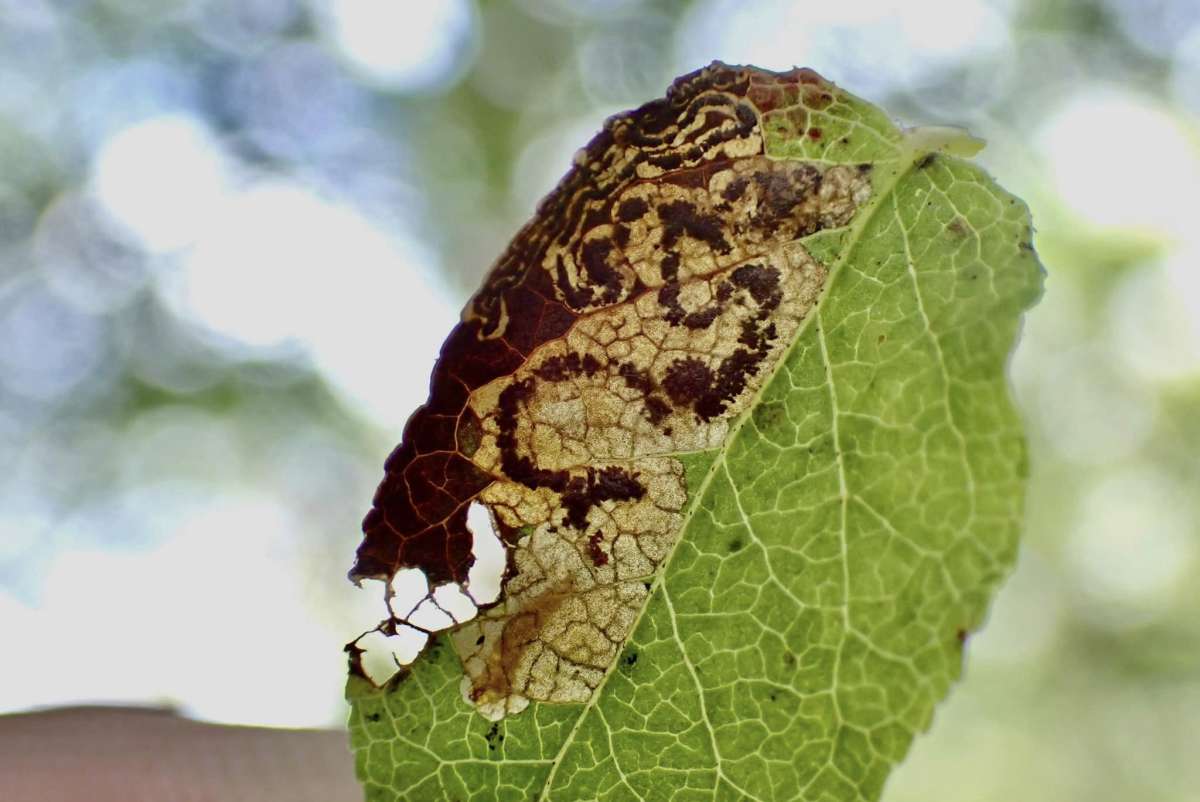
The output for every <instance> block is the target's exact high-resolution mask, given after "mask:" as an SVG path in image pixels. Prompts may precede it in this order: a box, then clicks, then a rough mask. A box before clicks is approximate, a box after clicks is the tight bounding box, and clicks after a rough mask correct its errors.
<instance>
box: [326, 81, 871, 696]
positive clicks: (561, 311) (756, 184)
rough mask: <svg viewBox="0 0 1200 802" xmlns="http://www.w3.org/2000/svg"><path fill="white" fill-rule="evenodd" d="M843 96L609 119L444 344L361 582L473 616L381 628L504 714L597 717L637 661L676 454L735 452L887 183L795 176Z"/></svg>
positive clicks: (664, 105)
mask: <svg viewBox="0 0 1200 802" xmlns="http://www.w3.org/2000/svg"><path fill="white" fill-rule="evenodd" d="M839 97H841V95H840V93H839V91H838V90H837V89H836V88H835V87H833V86H832V85H831V84H828V83H827V82H825V81H823V80H822V79H820V78H819V77H818V76H816V75H815V73H812V72H811V71H808V70H793V71H790V72H787V73H778V74H777V73H769V72H764V71H760V70H757V69H754V68H740V67H738V68H735V67H727V66H725V65H719V64H718V65H713V66H712V67H709V68H706V69H704V70H701V71H699V72H697V73H694V74H692V75H689V76H685V77H684V78H681V79H679V80H678V81H677V82H676V83H675V84H674V85H673V86H672V87H671V89H670V90H669V92H668V94H667V96H666V98H664V99H662V100H657V101H654V102H652V103H649V104H647V105H645V106H643V107H641V108H639V109H636V110H634V111H631V112H628V113H625V114H622V115H618V116H616V117H613V118H611V119H610V120H609V121H608V122H607V123H606V125H605V127H604V130H602V131H601V132H600V134H598V135H597V136H596V137H595V138H594V139H593V140H592V142H591V143H589V144H588V145H587V147H586V148H585V149H583V150H582V151H580V153H579V154H578V155H577V156H576V159H575V164H574V166H573V167H572V169H571V170H570V172H569V173H568V174H567V175H566V177H564V179H563V180H562V182H561V183H560V184H559V186H558V187H557V188H556V189H555V190H554V191H553V192H552V193H551V194H550V195H549V196H548V197H547V198H546V199H545V200H544V201H543V202H542V203H541V204H540V206H539V208H538V211H537V214H536V216H535V217H534V219H533V220H532V221H531V222H530V223H529V224H528V225H526V226H525V227H524V228H523V229H522V230H521V231H520V232H519V233H518V234H517V236H516V238H515V239H514V240H513V242H512V243H511V244H510V246H509V247H508V249H507V250H506V251H505V253H504V254H503V255H502V256H501V258H500V259H499V261H498V262H497V263H496V265H495V266H494V267H493V268H492V270H491V272H490V273H489V275H488V277H487V279H486V280H485V283H484V285H483V287H482V288H481V289H480V291H479V292H478V293H477V295H476V296H475V297H474V298H473V299H472V301H471V302H470V304H469V305H468V307H467V308H466V310H465V311H464V314H463V320H462V322H461V323H460V324H459V325H458V326H457V327H455V329H454V330H453V331H452V332H451V333H450V335H449V337H448V338H447V340H446V342H445V344H444V346H443V348H442V352H441V355H440V358H439V360H438V362H437V364H436V366H435V368H434V372H433V377H432V380H431V385H430V396H429V400H428V402H427V403H426V404H425V405H424V406H423V407H421V408H420V409H419V410H417V412H416V413H415V414H414V415H413V416H412V418H411V419H410V421H409V423H408V425H407V427H406V428H405V432H404V437H403V440H402V442H401V443H400V445H399V446H398V447H397V448H396V450H395V451H394V452H393V453H392V455H391V456H390V457H389V459H388V461H387V464H386V466H385V470H386V475H385V478H384V480H383V482H382V483H381V484H380V486H379V489H378V491H377V493H376V496H375V500H374V505H373V507H372V509H371V511H370V512H369V513H368V514H367V516H366V519H365V520H364V522H363V529H364V532H365V537H364V539H363V541H362V544H361V546H360V547H359V550H358V554H357V560H356V562H355V565H354V567H353V569H352V570H351V573H350V576H351V578H352V579H354V580H356V581H357V580H362V579H379V580H382V581H384V582H385V583H388V587H389V591H388V592H389V594H391V593H393V592H394V591H393V580H394V579H395V578H396V577H397V575H398V574H399V573H400V572H403V571H406V570H408V569H419V571H420V572H422V573H423V574H424V577H425V579H426V580H427V588H429V589H430V590H428V593H427V597H426V598H425V599H424V600H423V602H430V603H435V604H436V603H437V600H438V596H437V592H438V589H439V588H445V587H449V586H453V587H455V588H457V589H458V591H460V595H464V596H465V597H466V598H468V599H470V600H471V602H472V604H473V605H474V608H475V609H473V610H471V611H468V612H467V613H466V614H463V613H462V612H458V613H453V612H450V611H444V612H446V615H445V616H444V617H443V618H444V621H442V625H441V626H432V625H430V624H429V623H428V622H426V623H422V622H421V621H419V620H417V613H418V611H419V610H420V609H421V606H422V603H423V602H419V603H418V604H416V605H415V606H413V607H412V609H411V610H409V611H407V612H406V611H405V610H403V609H399V610H398V609H397V607H396V605H392V606H391V608H390V612H389V616H388V618H387V619H386V620H385V621H384V622H383V623H382V624H381V625H380V626H379V627H378V628H377V629H376V630H374V631H373V632H375V633H376V634H378V633H383V634H384V635H395V634H396V633H397V632H398V631H399V629H401V628H406V627H407V628H412V629H416V630H420V631H426V632H428V631H432V630H433V629H439V628H450V629H452V630H453V633H452V635H451V642H452V643H453V645H454V648H455V650H456V651H457V652H458V655H459V657H460V658H461V660H462V663H463V666H464V670H465V676H464V679H463V693H464V696H465V697H466V698H467V699H469V700H470V701H471V702H472V703H473V704H475V705H476V707H477V709H478V710H479V711H480V712H481V713H483V714H484V715H485V716H487V717H489V718H493V719H498V718H502V717H503V716H505V715H510V714H513V713H516V712H518V711H520V710H521V709H523V708H524V707H525V706H526V705H528V703H529V702H530V701H544V702H586V701H587V700H588V699H589V698H590V696H591V694H592V693H593V692H594V690H595V689H596V688H597V686H598V685H599V683H600V682H601V680H602V679H603V677H604V676H605V674H606V672H607V671H608V670H609V669H610V667H611V666H612V665H613V664H614V662H615V661H616V660H617V657H618V655H619V654H620V652H621V649H622V645H623V644H624V643H625V641H626V639H627V638H628V637H629V635H630V633H631V631H632V628H633V625H634V623H635V622H636V621H637V620H638V618H639V616H640V614H641V611H642V608H643V606H644V605H645V603H646V600H647V596H648V594H649V592H650V591H649V588H650V587H651V583H652V580H653V579H654V577H655V576H656V575H657V574H658V572H659V571H660V569H661V567H662V566H663V564H664V561H665V560H667V559H668V557H669V556H670V554H671V553H672V551H673V549H674V547H675V545H676V542H677V540H678V538H679V535H680V531H681V528H682V526H683V523H684V519H685V515H686V508H687V505H688V502H689V488H688V487H687V482H686V481H685V471H684V468H683V464H682V462H681V461H680V459H679V456H678V455H681V454H687V453H693V452H701V451H707V450H711V449H716V448H720V447H721V446H722V444H723V443H724V442H725V439H726V437H727V436H728V435H729V433H730V428H731V425H732V423H733V422H734V421H735V420H737V419H738V418H739V416H740V415H741V414H742V413H743V412H745V411H746V409H747V407H748V405H749V404H750V403H751V402H752V400H753V398H754V397H755V395H756V394H757V393H758V391H759V390H760V388H761V387H762V385H763V383H764V381H765V380H766V378H767V377H768V376H769V375H770V374H771V373H772V371H773V369H774V368H775V366H776V364H777V363H778V362H779V360H780V359H781V357H782V356H783V354H784V352H785V350H786V349H787V347H788V346H789V344H790V343H791V342H792V340H793V339H794V337H795V335H796V333H797V331H798V330H799V329H800V327H801V325H802V323H803V322H804V321H805V319H806V317H807V316H808V315H809V314H810V313H811V311H812V310H813V308H814V305H815V304H816V302H817V299H818V297H819V296H820V294H821V292H822V289H823V288H824V286H825V283H826V280H827V278H828V274H829V269H828V265H825V264H823V263H821V262H820V261H818V259H817V258H814V255H813V253H811V252H810V250H809V249H808V248H807V247H806V238H809V237H811V236H812V235H814V234H817V233H818V232H821V231H826V230H831V229H839V228H842V227H844V226H847V225H848V224H849V223H850V222H851V220H852V219H853V218H854V216H855V212H856V211H857V210H858V209H859V208H861V207H862V206H863V204H864V203H866V202H867V201H868V199H869V198H870V197H871V194H872V175H871V172H872V171H871V169H870V167H869V166H868V165H866V164H862V165H859V164H854V163H846V161H845V160H844V159H841V160H839V159H831V158H820V159H818V158H816V157H815V155H816V154H817V153H818V151H814V152H813V155H814V156H813V158H811V159H809V158H800V156H804V155H806V154H794V155H792V156H791V158H789V159H786V160H785V159H779V158H777V155H778V154H776V153H774V152H773V150H772V149H771V147H770V142H769V132H765V131H764V115H765V114H767V113H770V114H771V115H772V116H778V115H779V114H780V113H781V108H783V107H787V115H788V116H786V117H785V122H787V124H788V125H799V124H801V123H803V124H804V125H805V126H807V127H806V130H809V129H811V130H813V131H818V132H819V126H818V125H815V124H811V123H812V122H813V121H814V120H815V121H817V122H819V115H820V114H821V110H822V109H825V108H826V107H828V106H829V105H830V104H831V103H833V102H835V101H836V100H837V99H838V98H839ZM827 127H828V126H827ZM819 138H820V137H819V133H818V135H816V136H814V135H812V134H809V136H808V139H807V141H808V142H809V143H810V144H811V143H814V142H815V141H816V140H817V139H819ZM843 147H850V145H843ZM472 505H476V506H475V508H474V509H476V510H477V509H478V505H483V506H484V507H486V509H487V511H488V514H489V516H490V517H489V518H488V519H487V520H489V521H490V523H491V527H490V528H491V529H492V530H494V532H495V533H496V534H497V535H498V537H499V539H500V541H501V543H502V544H503V547H504V550H505V555H504V560H503V573H502V575H501V577H500V580H499V583H500V584H499V593H498V595H495V594H494V591H493V593H486V594H485V593H481V592H480V591H479V587H478V584H479V580H478V579H477V578H476V577H474V576H473V575H472V568H473V566H474V565H475V557H476V552H477V551H478V549H477V548H475V550H474V551H473V547H474V546H476V545H477V544H476V541H477V540H478V535H479V532H478V530H479V529H480V528H481V526H480V524H479V523H478V520H479V519H478V513H476V518H475V519H474V520H475V521H476V523H475V524H474V531H473V529H472V525H470V524H469V521H468V517H469V515H470V514H471V510H472V509H473V507H472ZM349 651H350V653H351V656H352V666H353V667H354V668H355V669H356V670H358V672H359V673H362V666H361V663H360V660H359V647H358V646H357V645H356V644H351V646H350V647H349Z"/></svg>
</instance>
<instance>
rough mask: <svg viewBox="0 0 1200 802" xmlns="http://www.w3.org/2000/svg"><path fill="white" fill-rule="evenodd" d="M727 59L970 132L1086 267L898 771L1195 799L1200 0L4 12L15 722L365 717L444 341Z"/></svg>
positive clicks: (944, 788)
mask: <svg viewBox="0 0 1200 802" xmlns="http://www.w3.org/2000/svg"><path fill="white" fill-rule="evenodd" d="M714 58H719V59H722V60H725V61H729V62H750V63H756V64H758V65H760V66H763V67H769V68H774V69H784V68H788V67H791V66H792V65H794V64H796V65H807V66H810V67H813V68H816V69H817V70H818V71H820V72H821V73H823V74H824V75H826V76H827V77H829V78H831V79H833V80H835V81H836V82H838V83H839V84H841V85H843V86H845V87H846V88H848V89H850V90H851V91H853V92H855V93H857V94H859V95H862V96H864V97H867V98H869V99H871V100H872V101H875V102H877V103H879V104H881V105H883V106H885V107H886V108H887V109H888V110H889V111H890V112H891V113H892V114H893V115H894V116H896V117H897V118H898V119H899V120H900V121H901V122H904V123H906V124H917V123H922V124H929V123H939V124H957V125H964V126H967V127H969V128H970V129H971V130H972V131H973V132H974V133H975V134H977V135H980V136H982V137H984V138H985V139H987V140H988V142H989V146H988V148H987V149H986V150H985V151H984V153H983V154H982V156H981V161H982V162H983V163H984V164H985V165H986V166H987V167H988V168H989V169H991V170H992V172H993V173H994V174H995V175H997V176H999V177H1000V179H1001V181H1002V183H1003V184H1004V186H1005V187H1006V188H1007V189H1009V190H1011V191H1013V192H1015V193H1016V194H1018V195H1019V196H1021V197H1023V198H1025V199H1026V200H1027V201H1028V202H1029V205H1030V206H1031V207H1032V209H1033V214H1034V220H1035V223H1036V225H1037V228H1038V233H1037V239H1036V244H1037V246H1038V249H1039V251H1040V252H1041V254H1042V258H1043V261H1044V262H1045V264H1046V266H1047V269H1048V272H1049V278H1048V281H1047V285H1046V286H1047V292H1046V296H1045V299H1044V300H1043V301H1042V303H1041V305H1040V306H1039V307H1037V308H1036V309H1035V310H1034V312H1033V313H1032V314H1031V315H1030V317H1029V319H1028V320H1027V322H1026V326H1025V332H1024V337H1023V340H1022V342H1021V345H1020V348H1019V350H1018V353H1017V355H1016V357H1015V359H1014V362H1013V366H1012V382H1013V385H1014V389H1015V392H1016V395H1017V398H1018V401H1019V404H1020V406H1021V409H1022V410H1023V412H1024V415H1025V418H1026V420H1027V423H1028V430H1029V435H1030V439H1031V448H1032V464H1033V479H1032V482H1031V492H1030V501H1029V526H1028V532H1027V535H1026V537H1025V541H1024V546H1023V551H1022V556H1021V561H1020V565H1019V568H1018V570H1017V572H1016V574H1015V575H1014V576H1013V578H1012V580H1011V581H1010V582H1009V583H1008V585H1007V586H1006V587H1005V589H1004V591H1003V592H1002V594H1001V596H1000V597H999V599H998V601H997V603H996V606H995V608H994V612H993V616H992V620H991V622H990V624H989V626H988V628H987V629H986V630H985V631H984V632H983V633H982V634H980V635H978V636H977V637H975V638H974V639H973V640H972V644H971V649H970V652H969V663H968V667H967V677H968V680H969V681H967V682H966V683H965V684H964V685H962V686H961V687H959V688H957V689H956V690H955V691H954V692H953V694H952V696H951V698H950V700H949V701H948V702H947V703H946V704H945V705H944V706H943V707H941V708H940V709H939V712H938V714H937V719H936V721H935V726H934V729H933V731H932V733H931V734H929V735H927V736H924V737H922V738H920V739H919V740H918V742H917V743H916V745H915V747H914V750H913V753H912V756H911V757H910V759H909V760H908V761H907V762H906V763H905V764H904V765H903V766H902V767H901V768H900V769H899V770H898V771H897V773H896V774H895V776H894V777H893V779H892V781H891V783H890V785H889V787H888V790H887V792H886V794H885V799H886V800H888V802H918V800H920V801H921V802H933V801H936V800H945V801H946V802H964V801H973V800H979V801H982V800H996V802H1001V801H1003V802H1008V801H1009V800H1017V799H1019V800H1025V801H1030V802H1032V801H1038V800H1046V802H1062V800H1088V802H1103V801H1104V800H1128V799H1138V800H1198V799H1200V791H1198V790H1197V789H1198V788H1200V762H1198V761H1196V760H1195V756H1196V754H1198V753H1200V738H1198V737H1197V734H1198V733H1200V583H1198V582H1196V581H1195V579H1194V577H1195V576H1196V573H1197V570H1198V569H1200V498H1198V496H1200V494H1197V493H1196V492H1195V491H1196V489H1197V488H1200V272H1198V270H1197V267H1198V265H1200V221H1198V220H1197V209H1198V208H1200V204H1198V202H1197V197H1196V196H1197V192H1198V191H1200V4H1198V3H1196V2H1195V0H952V1H951V2H944V3H921V2H914V1H913V0H908V2H892V1H890V0H872V1H871V2H852V0H839V1H838V2H832V3H810V2H794V3H793V2H782V0H697V2H668V1H667V0H660V1H659V2H650V1H649V0H647V2H638V1H637V0H508V1H507V2H471V0H421V2H401V0H0V639H2V640H0V643H2V645H0V653H3V654H4V658H3V660H2V661H0V711H17V710H25V709H29V708H33V707H39V706H47V705H62V704H77V703H80V702H96V701H100V702H122V703H138V704H152V705H173V706H177V707H178V708H180V709H181V710H182V711H183V712H185V713H186V714H188V715H190V716H193V717H197V718H201V719H206V720H211V721H220V722H235V723H250V724H265V725H280V726H335V727H336V726H341V725H342V721H343V718H344V715H345V710H344V707H343V702H342V701H341V691H342V682H343V678H344V671H345V667H344V661H343V655H342V653H341V647H342V645H343V644H344V643H345V642H346V641H347V640H349V639H350V638H352V637H354V636H355V635H357V634H358V633H359V632H360V631H362V630H363V629H365V628H368V627H370V626H373V625H374V623H375V622H376V621H377V620H378V618H379V617H380V614H381V612H382V608H381V606H380V599H379V594H378V593H377V592H376V591H375V590H372V591H370V592H358V591H355V589H354V588H353V586H351V585H349V584H348V583H347V582H346V581H345V578H344V576H345V571H346V570H347V569H348V567H349V565H350V561H351V558H352V554H353V551H354V548H355V546H356V544H357V542H358V539H359V531H358V525H359V521H360V519H361V517H362V515H363V513H364V512H365V511H366V509H367V507H368V505H369V502H370V499H371V494H372V492H373V490H374V487H375V484H376V482H377V481H378V479H379V478H380V477H381V475H382V474H381V466H382V462H383V459H384V457H385V456H386V454H387V453H388V451H389V450H390V449H391V447H392V446H393V445H394V443H395V441H396V440H397V439H398V437H399V435H400V431H401V427H402V426H403V423H404V421H405V418H406V417H407V415H408V413H409V412H410V411H411V410H412V409H413V408H414V407H415V406H416V405H417V404H419V403H420V402H421V401H422V400H423V398H424V395H425V388H426V376H427V375H428V372H429V369H430V367H431V365H432V361H433V358H434V356H435V354H436V350H437V347H438V346H439V345H440V343H441V340H442V337H443V336H444V335H445V333H446V332H447V331H448V330H449V328H450V326H451V325H452V324H453V321H454V320H455V318H456V315H457V312H458V309H459V308H460V307H461V305H462V304H463V303H464V301H465V300H466V298H467V297H468V295H469V294H470V293H471V292H472V291H473V289H474V288H475V287H476V285H477V283H478V282H479V280H480V278H481V276H482V274H483V271H485V270H486V269H487V267H488V266H489V264H490V262H491V260H492V259H493V258H494V257H495V256H496V255H497V254H499V252H500V251H501V249H502V248H503V246H504V244H505V243H506V242H507V240H508V239H509V237H510V236H511V235H512V234H513V233H514V232H515V231H516V229H517V228H518V227H519V225H520V224H521V223H522V222H523V221H524V220H525V219H527V218H528V217H529V215H530V214H531V212H532V210H533V208H534V204H535V203H536V201H537V200H538V198H539V197H540V196H541V195H543V194H544V193H545V192H547V191H548V190H549V189H550V188H551V187H552V186H553V184H554V183H555V181H556V180H557V179H558V178H559V177H560V175H561V174H562V173H563V172H564V171H565V169H566V168H567V166H568V164H569V159H570V156H571V154H572V152H573V151H574V150H575V149H576V148H577V147H579V146H581V145H583V144H584V143H585V142H586V140H587V139H588V138H589V137H590V135H591V134H592V133H593V132H594V131H595V130H597V129H598V127H599V126H600V124H601V122H602V120H603V119H604V118H605V116H607V115H608V114H611V113H613V112H616V111H619V110H622V109H625V108H628V107H631V106H634V105H637V104H639V103H641V102H643V101H646V100H648V99H651V98H653V97H657V96H660V95H661V94H662V93H663V91H664V89H665V87H666V86H667V84H668V83H669V82H670V80H671V79H672V78H673V77H674V76H676V75H678V74H681V73H683V72H686V71H690V70H692V69H695V68H697V67H700V66H702V65H704V64H706V63H708V62H709V61H711V60H712V59H714Z"/></svg>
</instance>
